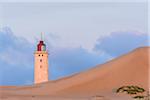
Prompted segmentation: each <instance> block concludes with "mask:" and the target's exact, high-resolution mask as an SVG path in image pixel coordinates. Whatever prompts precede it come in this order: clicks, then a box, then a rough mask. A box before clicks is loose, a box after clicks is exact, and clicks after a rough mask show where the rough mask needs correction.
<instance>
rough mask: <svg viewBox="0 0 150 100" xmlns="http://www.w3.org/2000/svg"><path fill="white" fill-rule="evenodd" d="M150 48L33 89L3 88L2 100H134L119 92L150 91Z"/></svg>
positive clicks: (21, 87) (1, 89) (30, 87)
mask: <svg viewBox="0 0 150 100" xmlns="http://www.w3.org/2000/svg"><path fill="white" fill-rule="evenodd" d="M149 52H150V48H149V47H143V48H138V49H136V50H133V51H131V52H130V53H128V54H125V55H123V56H120V57H118V58H116V59H114V60H111V61H109V62H107V63H105V64H101V65H97V66H95V68H93V69H90V70H87V71H84V72H81V73H78V74H75V75H72V76H69V77H65V78H62V79H58V80H55V81H49V82H46V83H42V84H36V85H32V86H16V87H11V86H5V87H2V86H1V87H0V94H1V96H0V100H132V98H131V97H129V96H127V95H125V94H116V93H115V91H116V89H117V88H119V87H121V86H125V85H137V86H140V87H143V88H145V89H146V90H148V89H149V88H148V76H149V73H148V72H149V67H150V65H149V58H148V55H149Z"/></svg>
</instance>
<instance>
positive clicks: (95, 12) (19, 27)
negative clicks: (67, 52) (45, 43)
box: [0, 0, 148, 50]
mask: <svg viewBox="0 0 150 100" xmlns="http://www.w3.org/2000/svg"><path fill="white" fill-rule="evenodd" d="M138 1H140V0H138ZM0 7H1V8H2V9H1V12H2V13H0V14H1V16H0V17H1V18H0V19H1V20H0V21H2V23H1V25H0V26H1V28H2V27H5V26H7V27H10V28H11V29H12V31H13V32H14V34H15V35H16V36H19V37H24V38H26V39H27V40H29V41H30V42H32V43H33V42H34V41H35V38H39V36H40V33H41V32H43V33H44V34H45V39H47V40H50V38H49V37H51V36H54V37H55V38H53V39H51V40H50V42H51V43H52V44H53V45H55V46H58V47H83V48H85V49H89V50H92V48H93V46H94V45H95V43H96V40H97V39H98V38H99V37H103V36H106V35H109V34H110V33H111V32H116V31H132V32H138V33H147V30H148V29H147V23H148V22H147V21H148V18H147V17H148V13H147V12H148V9H147V3H136V2H135V3H115V2H109V3H44V2H43V3H3V4H1V6H0ZM55 39H56V40H55ZM58 40H59V41H58Z"/></svg>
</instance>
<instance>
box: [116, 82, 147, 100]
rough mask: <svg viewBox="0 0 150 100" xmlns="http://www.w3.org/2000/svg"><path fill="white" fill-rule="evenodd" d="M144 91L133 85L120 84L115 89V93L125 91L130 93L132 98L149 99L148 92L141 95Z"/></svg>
mask: <svg viewBox="0 0 150 100" xmlns="http://www.w3.org/2000/svg"><path fill="white" fill-rule="evenodd" d="M145 92H146V91H145V89H143V88H141V87H138V86H133V85H131V86H122V87H120V88H118V89H117V90H116V93H127V94H129V95H131V96H132V97H133V98H134V99H140V100H141V99H142V100H150V96H149V93H148V92H147V94H146V95H143V94H144V93H145Z"/></svg>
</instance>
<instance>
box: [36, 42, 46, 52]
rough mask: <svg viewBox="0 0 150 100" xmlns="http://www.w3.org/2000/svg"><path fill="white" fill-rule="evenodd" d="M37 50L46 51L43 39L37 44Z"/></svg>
mask: <svg viewBox="0 0 150 100" xmlns="http://www.w3.org/2000/svg"><path fill="white" fill-rule="evenodd" d="M37 51H46V45H45V44H44V41H42V40H41V41H39V44H38V45H37Z"/></svg>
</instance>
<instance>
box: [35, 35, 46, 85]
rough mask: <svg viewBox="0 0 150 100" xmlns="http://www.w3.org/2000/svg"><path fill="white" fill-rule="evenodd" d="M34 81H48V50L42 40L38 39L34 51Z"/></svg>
mask: <svg viewBox="0 0 150 100" xmlns="http://www.w3.org/2000/svg"><path fill="white" fill-rule="evenodd" d="M34 60H35V62H34V83H35V84H37V83H42V82H47V81H48V52H47V50H46V45H45V44H44V41H43V40H42V35H41V40H40V41H39V43H38V45H37V50H36V51H35V53H34Z"/></svg>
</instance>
